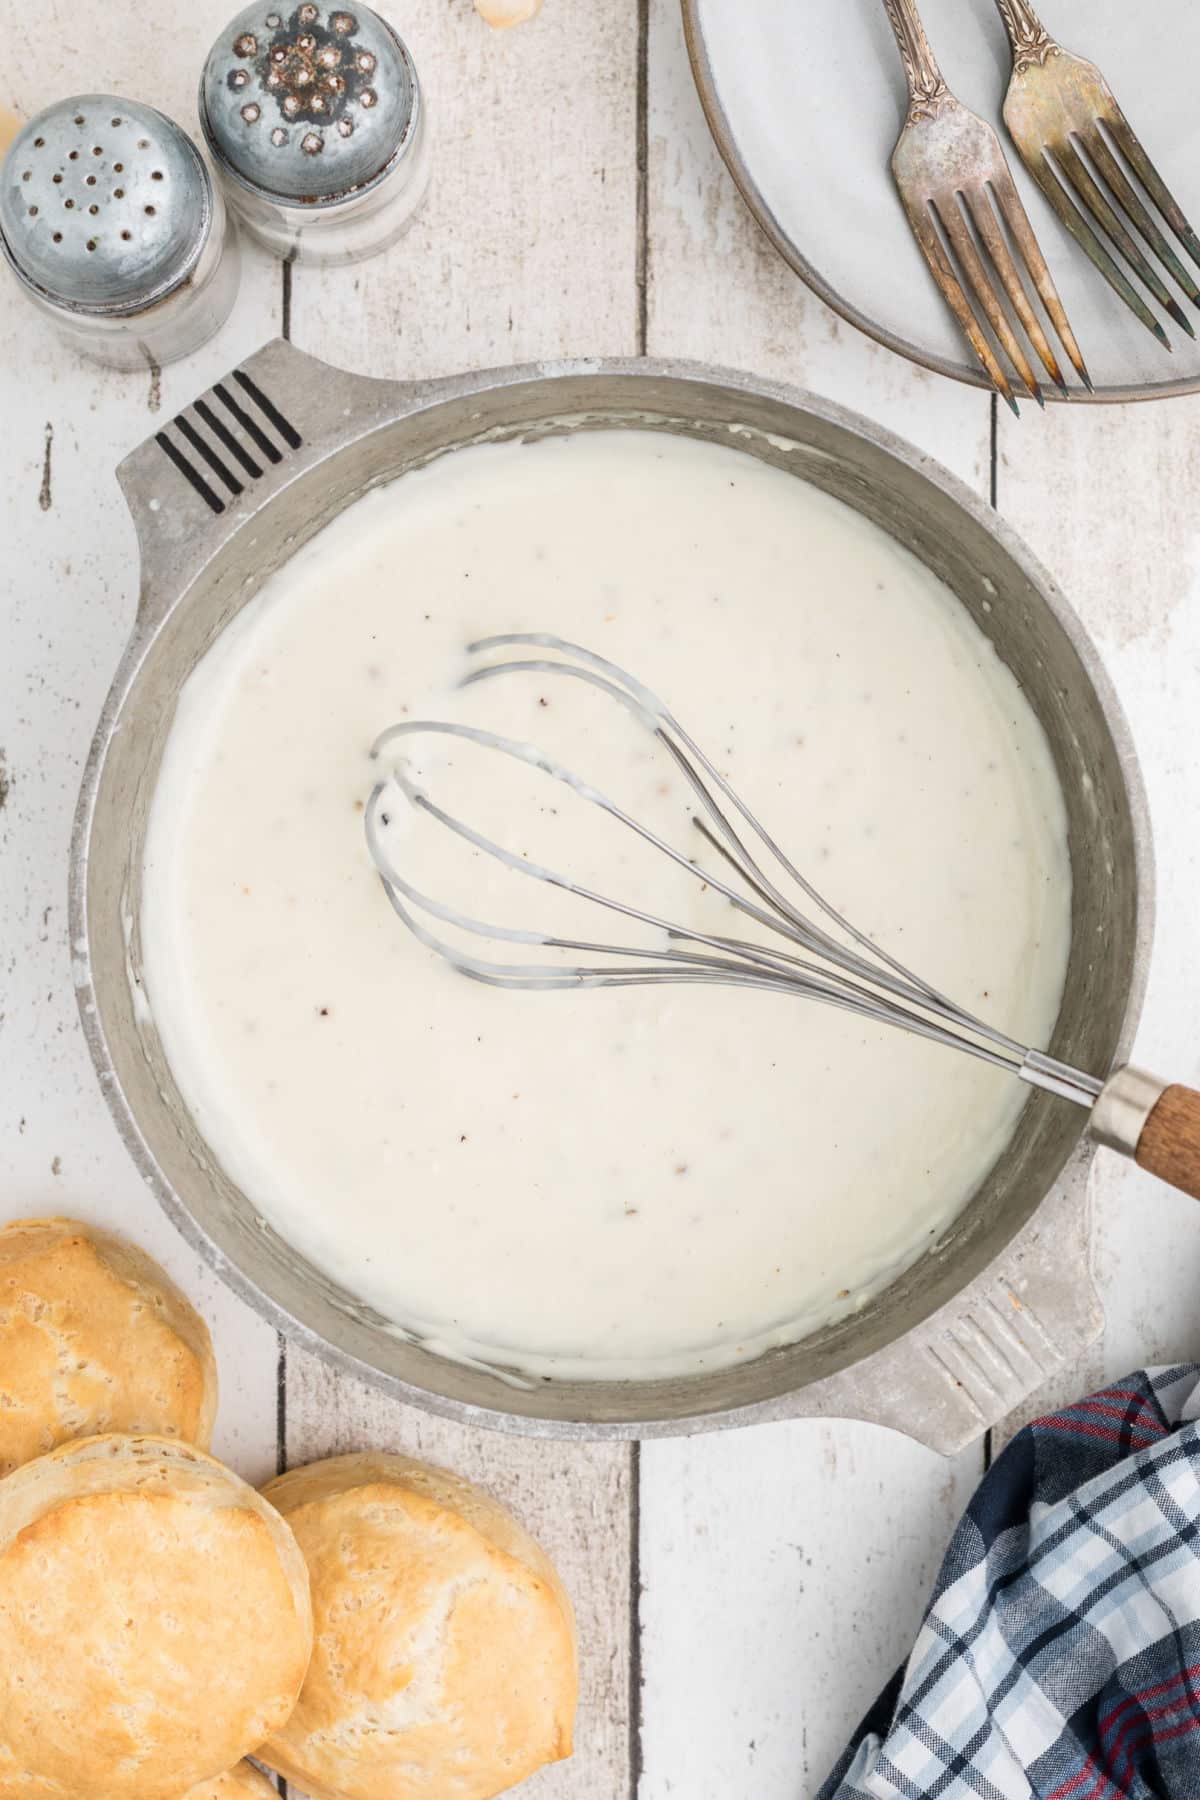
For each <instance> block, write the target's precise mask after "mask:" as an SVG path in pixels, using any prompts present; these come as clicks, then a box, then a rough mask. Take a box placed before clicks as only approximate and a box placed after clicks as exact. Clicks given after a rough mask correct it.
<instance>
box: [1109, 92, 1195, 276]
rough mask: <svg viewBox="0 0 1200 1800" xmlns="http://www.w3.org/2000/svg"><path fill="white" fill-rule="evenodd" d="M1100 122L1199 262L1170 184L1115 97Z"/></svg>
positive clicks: (1191, 233) (1189, 227)
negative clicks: (1148, 154)
mask: <svg viewBox="0 0 1200 1800" xmlns="http://www.w3.org/2000/svg"><path fill="white" fill-rule="evenodd" d="M1101 119H1102V122H1103V123H1104V124H1105V125H1107V126H1108V129H1109V130H1110V131H1111V132H1112V134H1113V137H1114V138H1115V139H1116V141H1117V145H1118V147H1119V148H1120V149H1121V150H1123V151H1124V152H1125V155H1126V156H1127V157H1128V158H1129V160H1130V162H1131V163H1132V164H1133V167H1134V169H1135V170H1136V172H1137V174H1138V176H1139V177H1140V179H1141V181H1142V184H1143V186H1144V187H1145V189H1146V192H1147V193H1148V194H1149V196H1150V198H1151V199H1152V200H1153V202H1154V204H1155V206H1157V208H1158V210H1159V212H1160V213H1161V214H1162V216H1163V218H1164V219H1165V220H1166V221H1167V224H1168V225H1169V226H1170V227H1171V230H1172V231H1173V232H1174V233H1175V236H1176V237H1177V238H1178V239H1179V241H1180V243H1181V244H1182V245H1183V247H1184V249H1185V250H1186V251H1187V253H1188V255H1189V256H1190V257H1191V259H1192V261H1193V262H1194V263H1197V264H1200V238H1198V237H1197V236H1196V233H1195V232H1194V231H1193V230H1192V228H1191V226H1190V225H1189V224H1188V222H1187V219H1186V218H1185V216H1184V212H1183V208H1182V207H1181V206H1180V204H1179V202H1178V200H1176V198H1175V196H1174V195H1173V194H1172V192H1171V190H1170V188H1169V187H1168V186H1167V184H1166V182H1165V181H1164V180H1163V178H1162V176H1161V175H1160V174H1159V172H1158V170H1157V169H1156V168H1155V166H1154V164H1153V163H1152V162H1151V161H1150V158H1149V157H1148V156H1147V155H1146V152H1145V150H1144V149H1143V148H1142V144H1141V140H1140V138H1139V137H1138V135H1137V133H1136V132H1135V131H1134V129H1133V126H1132V125H1131V124H1130V123H1129V120H1128V119H1127V118H1126V117H1125V114H1124V113H1123V112H1122V111H1121V109H1120V107H1119V106H1118V105H1117V103H1116V101H1115V100H1114V101H1113V102H1112V108H1111V111H1110V112H1109V113H1107V114H1101Z"/></svg>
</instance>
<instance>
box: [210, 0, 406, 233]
mask: <svg viewBox="0 0 1200 1800" xmlns="http://www.w3.org/2000/svg"><path fill="white" fill-rule="evenodd" d="M200 124H201V128H202V130H203V132H204V137H205V141H206V142H207V144H208V148H209V150H210V152H211V154H212V157H213V160H214V162H215V163H216V166H217V169H218V172H219V174H220V175H221V177H222V179H223V181H224V183H225V192H226V197H227V199H228V201H229V205H230V207H231V208H232V209H233V210H234V211H235V212H236V213H237V214H238V217H239V218H240V219H241V220H242V221H243V223H244V224H245V227H246V229H247V231H249V232H250V233H251V234H252V235H253V236H254V237H256V238H258V239H259V241H260V242H262V243H263V244H265V245H266V246H267V248H268V249H270V250H273V251H274V252H275V254H276V255H277V256H282V257H286V258H289V259H294V260H298V261H303V262H314V263H327V264H329V263H348V262H360V261H362V260H363V259H364V258H366V257H368V256H374V255H375V253H376V252H377V251H379V250H384V249H386V248H387V246H388V245H389V244H392V243H394V242H395V241H396V239H397V238H398V237H399V236H400V235H401V233H402V232H403V231H405V230H406V229H407V227H408V225H409V224H410V223H411V220H412V218H413V215H414V213H415V212H416V210H417V208H418V207H419V205H420V203H421V201H422V200H423V198H424V196H425V192H426V189H427V186H428V177H429V144H428V127H427V123H426V119H425V99H424V95H423V93H422V90H421V84H420V82H419V80H418V78H417V71H416V67H415V65H414V63H413V60H412V57H411V56H410V55H409V52H408V49H407V47H406V46H405V44H404V43H403V42H402V41H401V39H400V38H399V37H398V36H397V34H396V33H395V32H394V31H393V30H392V28H391V26H390V25H389V24H387V22H386V21H385V20H384V19H381V18H380V17H379V15H378V13H374V12H372V11H371V10H370V8H369V7H366V6H360V5H358V4H353V5H351V6H339V5H336V4H335V5H332V6H329V5H317V4H315V0H305V3H303V4H301V5H299V6H296V7H294V9H293V10H292V11H291V12H290V13H286V14H285V13H284V12H283V11H281V10H276V9H275V8H274V7H273V6H272V4H271V0H259V3H258V4H256V5H252V6H249V7H247V8H246V9H245V11H243V12H241V13H239V14H238V15H237V17H236V18H235V19H234V20H232V21H231V23H230V24H229V25H228V26H227V28H226V29H225V30H224V31H223V32H222V33H221V35H220V37H219V38H218V39H217V41H216V43H215V44H214V45H213V48H212V50H211V52H210V54H209V58H208V61H207V63H206V64H205V68H204V74H203V77H202V79H201V83H200Z"/></svg>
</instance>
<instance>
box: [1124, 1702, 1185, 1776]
mask: <svg viewBox="0 0 1200 1800" xmlns="http://www.w3.org/2000/svg"><path fill="white" fill-rule="evenodd" d="M1168 1710H1171V1709H1168ZM1142 1725H1143V1721H1141V1720H1138V1721H1136V1722H1131V1724H1130V1730H1131V1731H1135V1730H1137V1729H1138V1727H1140V1726H1142ZM1197 1726H1200V1716H1198V1715H1197V1714H1196V1713H1193V1714H1192V1715H1191V1717H1190V1718H1187V1719H1185V1720H1184V1721H1183V1723H1182V1725H1173V1726H1172V1727H1171V1729H1170V1731H1155V1729H1154V1727H1153V1726H1151V1727H1150V1742H1151V1743H1152V1745H1153V1746H1154V1748H1155V1749H1157V1748H1158V1746H1159V1744H1171V1743H1174V1742H1175V1740H1176V1738H1182V1737H1186V1736H1187V1734H1188V1732H1189V1731H1195V1730H1196V1728H1197ZM1123 1754H1124V1756H1125V1758H1126V1759H1127V1761H1128V1763H1129V1773H1130V1774H1131V1775H1132V1774H1133V1772H1134V1769H1133V1749H1132V1746H1130V1747H1127V1748H1126V1749H1125V1751H1124V1752H1123ZM1113 1767H1114V1770H1115V1768H1116V1758H1115V1757H1114V1759H1113ZM1128 1791H1129V1790H1128V1788H1126V1787H1125V1786H1124V1784H1123V1783H1122V1786H1121V1792H1122V1793H1123V1794H1125V1793H1128Z"/></svg>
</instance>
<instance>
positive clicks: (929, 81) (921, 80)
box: [883, 0, 950, 124]
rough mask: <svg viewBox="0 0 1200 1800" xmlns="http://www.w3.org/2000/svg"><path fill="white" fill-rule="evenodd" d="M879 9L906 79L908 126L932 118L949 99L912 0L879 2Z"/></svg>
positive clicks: (948, 93) (948, 92)
mask: <svg viewBox="0 0 1200 1800" xmlns="http://www.w3.org/2000/svg"><path fill="white" fill-rule="evenodd" d="M883 9H884V11H885V12H886V13H887V16H888V18H889V20H890V21H891V27H892V30H893V31H894V32H895V34H896V42H897V44H898V45H899V46H900V59H901V61H902V62H903V64H904V73H905V75H906V76H907V77H908V120H909V124H911V123H912V122H913V120H914V119H936V117H937V115H938V112H939V110H940V108H941V106H942V103H943V101H945V100H947V99H949V97H950V90H949V88H948V87H947V86H946V83H945V81H944V80H943V78H942V71H941V70H940V69H939V68H938V64H937V58H936V56H935V55H934V54H933V48H932V46H931V44H930V42H929V39H928V38H927V37H926V36H925V27H924V25H922V23H921V17H920V14H919V13H918V12H917V8H916V5H915V0H883Z"/></svg>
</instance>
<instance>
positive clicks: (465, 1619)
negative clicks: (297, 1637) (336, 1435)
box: [261, 1454, 577, 1800]
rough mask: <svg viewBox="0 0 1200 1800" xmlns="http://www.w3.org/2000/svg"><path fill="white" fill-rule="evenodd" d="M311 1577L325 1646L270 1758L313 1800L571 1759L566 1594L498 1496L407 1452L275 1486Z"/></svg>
mask: <svg viewBox="0 0 1200 1800" xmlns="http://www.w3.org/2000/svg"><path fill="white" fill-rule="evenodd" d="M264 1492H265V1493H266V1494H267V1495H268V1496H269V1497H270V1498H271V1500H272V1501H273V1503H274V1504H275V1505H277V1506H278V1507H279V1508H280V1510H281V1512H283V1514H284V1515H285V1517H286V1518H287V1519H288V1522H289V1524H290V1525H291V1526H292V1528H293V1530H294V1531H295V1533H296V1536H297V1539H298V1541H299V1543H300V1547H301V1549H302V1550H303V1552H304V1554H305V1557H306V1559H307V1562H308V1565H309V1572H310V1575H311V1577H312V1591H313V1609H314V1615H315V1623H316V1648H315V1651H314V1656H313V1661H312V1664H311V1667H310V1669H309V1674H308V1677H307V1678H306V1680H305V1684H304V1689H303V1692H302V1693H301V1696H300V1702H299V1704H298V1706H297V1708H296V1711H295V1712H294V1713H293V1715H292V1717H291V1718H290V1719H289V1720H288V1722H287V1724H286V1725H285V1726H284V1728H283V1730H282V1731H279V1732H277V1733H276V1734H275V1736H274V1738H273V1739H271V1740H270V1741H269V1742H268V1743H267V1744H266V1745H264V1747H263V1749H262V1752H261V1755H262V1758H263V1760H264V1761H265V1762H267V1763H269V1764H270V1766H271V1767H272V1768H278V1769H280V1770H281V1771H282V1772H283V1773H284V1774H285V1775H287V1776H288V1777H289V1779H291V1780H294V1781H295V1782H296V1784H297V1785H298V1786H300V1787H301V1788H303V1789H304V1790H305V1792H307V1793H308V1794H310V1795H311V1796H312V1800H416V1797H417V1796H431V1795H434V1794H436V1795H437V1796H438V1800H487V1797H489V1796H491V1795H494V1794H498V1793H500V1792H502V1791H503V1790H505V1789H507V1788H509V1787H511V1786H513V1785H514V1784H515V1783H516V1782H519V1781H522V1780H523V1779H524V1778H525V1777H526V1776H527V1775H529V1774H531V1773H532V1772H533V1770H534V1769H537V1768H539V1767H540V1766H541V1765H542V1764H543V1763H547V1762H553V1761H556V1760H557V1759H559V1758H560V1757H564V1756H569V1755H570V1753H571V1744H572V1728H573V1723H574V1715H575V1704H576V1694H577V1673H576V1659H575V1636H574V1622H573V1619H572V1614H571V1606H570V1602H569V1600H568V1598H567V1596H566V1593H565V1591H564V1589H563V1587H562V1584H561V1582H560V1581H559V1579H558V1576H557V1575H556V1573H555V1571H554V1568H553V1566H552V1565H551V1563H550V1562H549V1559H548V1558H547V1557H546V1555H545V1553H544V1552H543V1551H542V1550H541V1549H540V1548H539V1547H538V1545H537V1544H536V1543H534V1541H533V1539H532V1538H531V1537H530V1536H529V1535H528V1533H527V1532H525V1531H523V1530H522V1528H521V1527H520V1526H519V1525H518V1524H517V1523H516V1521H515V1520H514V1519H513V1518H512V1517H511V1516H510V1515H509V1514H508V1513H507V1512H506V1511H505V1509H504V1508H503V1507H501V1506H500V1505H499V1503H498V1502H496V1501H495V1500H493V1499H491V1497H490V1496H489V1495H487V1494H484V1493H481V1492H480V1490H479V1489H478V1488H475V1487H472V1486H471V1484H470V1483H469V1482H466V1481H463V1480H462V1479H461V1478H460V1477H457V1476H454V1475H451V1474H449V1473H447V1472H446V1471H444V1470H441V1469H431V1468H428V1467H426V1466H425V1465H423V1464H420V1463H416V1462H413V1461H411V1460H410V1459H409V1458H407V1457H401V1456H388V1455H373V1454H369V1455H362V1456H345V1457H336V1458H333V1459H332V1460H330V1461H328V1462H324V1463H318V1464H315V1465H313V1466H312V1467H310V1468H307V1469H299V1470H296V1471H295V1472H294V1473H292V1474H289V1475H284V1476H281V1477H280V1478H279V1479H278V1480H277V1481H273V1482H271V1483H269V1484H268V1486H267V1488H266V1489H265V1490H264Z"/></svg>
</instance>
